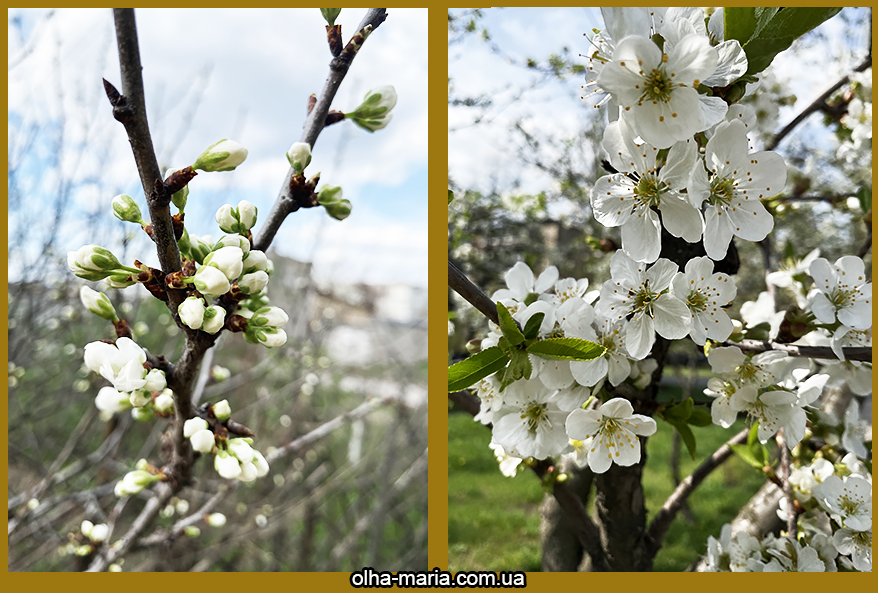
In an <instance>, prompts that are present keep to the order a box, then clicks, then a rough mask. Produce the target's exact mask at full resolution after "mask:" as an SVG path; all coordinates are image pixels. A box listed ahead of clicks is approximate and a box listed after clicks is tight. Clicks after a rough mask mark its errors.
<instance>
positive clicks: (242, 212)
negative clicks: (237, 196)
mask: <svg viewBox="0 0 878 593" xmlns="http://www.w3.org/2000/svg"><path fill="white" fill-rule="evenodd" d="M257 212H258V209H257V208H256V206H254V205H253V204H251V203H250V202H248V201H247V200H241V201H240V202H238V219H239V220H240V221H241V226H242V227H243V230H246V231H249V230H250V229H252V228H253V225H254V224H256V213H257Z"/></svg>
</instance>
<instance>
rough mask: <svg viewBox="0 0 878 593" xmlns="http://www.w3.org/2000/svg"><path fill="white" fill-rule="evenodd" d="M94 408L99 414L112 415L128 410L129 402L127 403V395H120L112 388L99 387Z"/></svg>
mask: <svg viewBox="0 0 878 593" xmlns="http://www.w3.org/2000/svg"><path fill="white" fill-rule="evenodd" d="M95 406H96V407H97V409H98V410H100V411H101V412H109V413H111V414H113V413H116V412H122V411H123V410H127V409H128V408H130V407H131V402H129V401H128V394H127V393H120V392H118V391H116V390H115V389H113V388H112V387H101V390H100V391H98V395H97V397H95Z"/></svg>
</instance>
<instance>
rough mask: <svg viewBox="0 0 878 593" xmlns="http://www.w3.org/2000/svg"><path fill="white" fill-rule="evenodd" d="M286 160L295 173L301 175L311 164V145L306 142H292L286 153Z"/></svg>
mask: <svg viewBox="0 0 878 593" xmlns="http://www.w3.org/2000/svg"><path fill="white" fill-rule="evenodd" d="M287 160H288V161H289V162H290V167H292V169H293V171H295V172H296V173H301V172H302V171H304V170H305V167H307V166H308V163H310V162H311V145H310V144H308V143H307V142H293V145H292V146H290V149H289V150H288V151H287Z"/></svg>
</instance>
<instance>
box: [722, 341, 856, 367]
mask: <svg viewBox="0 0 878 593" xmlns="http://www.w3.org/2000/svg"><path fill="white" fill-rule="evenodd" d="M722 345H723V346H736V347H738V348H740V349H741V350H744V351H745V352H768V351H769V350H778V351H780V352H786V353H787V354H789V355H790V356H798V357H802V358H825V359H828V360H834V359H836V358H837V356H836V355H835V353H834V352H833V351H832V348H830V347H829V346H793V345H792V344H780V343H778V342H771V341H768V340H766V341H764V342H763V341H759V340H741V341H740V342H731V341H729V342H723V344H722ZM842 352H844V356H845V359H846V360H856V361H859V362H872V348H871V347H870V346H859V347H855V348H854V347H851V348H842Z"/></svg>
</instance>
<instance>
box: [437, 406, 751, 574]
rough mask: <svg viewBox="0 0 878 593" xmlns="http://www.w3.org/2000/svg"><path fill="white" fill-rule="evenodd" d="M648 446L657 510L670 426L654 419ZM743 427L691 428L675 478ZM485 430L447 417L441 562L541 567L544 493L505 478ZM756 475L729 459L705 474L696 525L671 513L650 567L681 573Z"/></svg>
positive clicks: (665, 488)
mask: <svg viewBox="0 0 878 593" xmlns="http://www.w3.org/2000/svg"><path fill="white" fill-rule="evenodd" d="M658 424H659V429H658V432H657V433H656V435H655V436H653V437H651V438H650V439H649V441H648V443H647V453H648V455H649V461H648V463H647V466H646V470H645V473H644V490H645V494H646V501H647V509H648V511H649V512H650V516H651V515H652V513H655V511H656V510H658V509H659V508H660V507H661V505H662V503H664V501H665V499H666V498H667V497H668V495H669V494H670V493H671V492H672V491H673V488H674V486H673V481H672V478H671V470H670V465H669V456H670V451H671V443H672V434H673V429H672V428H671V427H670V426H669V425H667V424H665V423H664V422H662V421H658ZM741 428H743V423H739V424H736V425H735V426H733V427H732V428H730V429H728V430H725V429H722V428H720V427H717V426H713V425H711V426H707V427H704V428H693V430H694V431H695V435H696V438H697V439H698V455H697V460H696V461H693V460H692V459H691V458H690V457H689V455H688V454H687V453H686V452H685V448H684V452H683V455H682V459H681V461H682V462H681V475H682V476H683V477H685V476H686V475H688V472H689V471H691V470H692V469H693V468H694V467H696V466H697V465H698V463H700V462H701V460H702V459H704V458H705V457H707V456H708V455H710V453H712V452H713V451H714V450H715V449H716V448H718V447H719V446H720V445H722V443H724V442H725V441H726V440H728V439H729V438H730V437H731V436H733V435H734V434H735V433H737V432H738V431H739V430H740V429H741ZM490 439H491V435H490V432H489V431H488V429H487V428H485V427H484V426H482V425H481V424H479V423H477V422H473V420H472V417H471V416H469V415H467V414H463V413H452V414H450V415H449V419H448V516H449V524H448V547H449V550H448V563H449V568H450V569H451V570H527V571H539V570H540V537H539V526H540V517H539V506H540V502H541V501H542V499H543V491H542V489H541V487H540V483H539V480H538V479H537V478H536V476H534V475H533V473H531V472H520V473H519V475H518V476H516V477H515V478H506V477H504V476H503V474H501V473H500V470H499V469H498V468H497V463H496V461H495V460H494V457H493V454H492V453H491V450H490V449H489V448H488V443H489V442H490ZM762 483H763V479H762V477H761V476H760V475H759V474H757V473H756V472H755V471H754V470H753V469H752V468H750V467H749V466H748V465H746V464H745V463H744V462H743V461H741V460H740V459H738V458H736V457H733V458H732V459H730V460H729V461H727V462H726V463H725V464H724V465H723V466H722V467H721V468H720V469H718V470H717V471H715V472H714V473H713V474H711V475H710V477H708V478H707V479H706V480H705V481H704V482H703V483H702V484H701V486H699V488H698V490H696V492H695V494H693V495H692V497H691V498H690V499H689V502H690V508H691V509H692V513H693V515H694V516H695V519H696V523H695V524H689V523H687V522H686V521H685V520H684V519H683V517H682V514H680V515H678V516H677V519H676V520H675V521H674V523H673V525H672V526H671V528H670V530H669V531H668V534H667V537H666V538H665V545H664V547H663V548H662V550H661V551H660V552H659V554H658V556H657V557H656V561H655V565H654V569H655V570H657V571H680V570H684V569H685V568H686V567H687V566H689V564H691V563H692V562H693V561H695V560H697V559H698V557H699V556H700V555H701V554H702V553H703V552H704V551H705V549H706V546H707V536H708V535H715V536H716V535H718V534H719V531H720V528H721V527H722V525H723V523H726V522H728V521H729V520H731V519H732V518H733V517H734V516H735V514H736V513H737V511H738V509H740V507H741V505H743V504H744V503H745V502H747V500H749V498H750V497H751V496H752V495H753V494H754V493H755V492H756V491H757V490H758V489H759V487H760V486H761V485H762Z"/></svg>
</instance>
